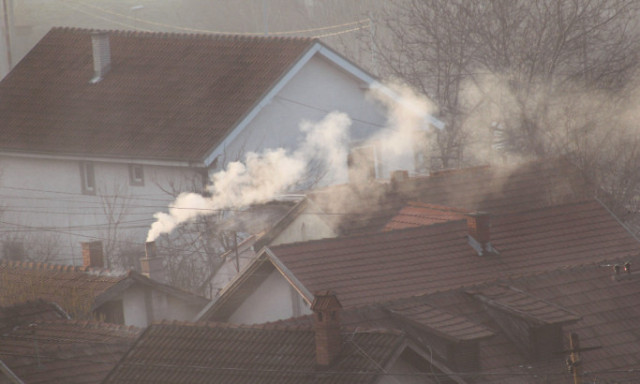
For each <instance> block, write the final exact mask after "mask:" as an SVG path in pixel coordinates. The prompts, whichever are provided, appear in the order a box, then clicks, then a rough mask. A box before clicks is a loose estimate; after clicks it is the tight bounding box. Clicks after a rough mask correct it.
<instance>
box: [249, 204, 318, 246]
mask: <svg viewBox="0 0 640 384" xmlns="http://www.w3.org/2000/svg"><path fill="white" fill-rule="evenodd" d="M309 203H310V202H309V198H307V197H306V196H305V197H304V198H303V199H302V200H300V201H299V202H297V203H296V204H295V205H294V206H293V207H292V208H291V209H289V211H288V212H287V213H286V214H285V215H284V216H283V217H281V218H280V220H278V222H276V224H275V225H273V227H271V229H269V231H268V232H267V233H265V234H264V235H262V236H261V237H260V238H259V239H258V240H257V241H256V242H255V244H254V246H255V247H256V248H257V249H262V248H263V247H265V246H267V245H269V244H270V243H271V242H272V241H273V240H274V239H275V238H276V237H278V236H279V235H280V234H281V233H282V232H283V231H284V230H285V229H286V228H287V227H288V226H289V224H291V223H292V222H293V221H294V220H295V219H296V218H297V217H298V216H300V215H301V214H302V213H303V212H304V210H305V208H306V207H307V206H308V205H309Z"/></svg>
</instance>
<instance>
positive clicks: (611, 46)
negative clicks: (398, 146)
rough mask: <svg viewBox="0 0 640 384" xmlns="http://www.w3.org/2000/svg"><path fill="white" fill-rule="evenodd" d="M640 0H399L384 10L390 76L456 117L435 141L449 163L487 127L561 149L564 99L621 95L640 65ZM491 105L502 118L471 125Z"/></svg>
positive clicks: (510, 142)
mask: <svg viewBox="0 0 640 384" xmlns="http://www.w3.org/2000/svg"><path fill="white" fill-rule="evenodd" d="M639 7H640V3H638V2H637V1H635V0H479V1H466V0H398V1H393V2H392V6H389V7H388V8H387V10H386V11H384V12H382V13H381V14H380V15H379V18H378V20H377V22H378V24H379V25H380V26H381V28H384V30H385V33H379V34H378V36H379V39H378V40H377V42H376V43H377V44H378V47H377V52H378V55H379V57H380V60H381V62H382V63H383V64H384V65H383V67H382V68H383V70H384V75H386V76H394V77H399V78H401V79H403V80H404V81H406V82H408V83H409V84H411V85H413V86H414V87H416V88H417V89H418V90H420V91H422V92H423V93H424V94H426V95H428V96H430V97H431V98H432V99H433V100H434V101H435V102H436V103H437V105H438V106H439V108H440V118H441V119H442V120H444V121H445V123H446V124H447V126H446V128H445V130H443V131H442V132H440V133H439V134H438V137H437V140H436V143H435V144H436V145H435V148H434V150H435V156H437V157H439V158H440V159H441V160H442V163H443V165H444V166H445V167H447V166H450V165H451V164H450V160H451V159H459V158H460V156H462V153H463V149H465V147H467V149H468V147H469V146H470V144H472V143H471V142H470V141H472V140H473V139H474V138H475V137H476V136H475V134H474V132H471V131H473V130H477V129H482V128H486V129H487V130H490V131H492V132H491V133H493V134H495V137H496V139H497V141H498V144H499V146H500V148H501V149H502V150H503V151H506V152H511V153H517V154H519V155H534V156H541V155H548V154H552V153H554V151H556V150H557V149H558V148H557V146H555V145H553V144H555V141H554V140H556V139H557V136H556V135H555V133H556V132H555V129H556V128H557V127H556V126H555V124H554V120H553V119H555V118H557V113H558V112H559V111H558V109H557V108H554V105H555V104H556V103H557V102H558V100H563V99H565V98H567V97H569V98H570V97H572V94H573V93H575V92H577V91H580V92H581V91H583V90H593V89H598V90H607V91H609V92H612V93H613V94H615V93H616V92H619V91H621V90H622V89H624V87H625V85H626V84H628V82H629V81H630V79H631V78H632V76H633V75H634V74H635V70H636V68H637V63H638V39H637V34H636V32H637V25H636V19H637V15H638V9H639ZM470 91H472V93H473V97H469V94H470ZM489 110H490V111H491V117H492V119H490V120H489V121H485V123H487V124H492V126H488V127H478V126H473V125H471V124H472V123H477V120H475V119H474V116H477V115H478V114H480V113H487V111H489ZM491 120H492V121H491ZM561 147H562V146H561Z"/></svg>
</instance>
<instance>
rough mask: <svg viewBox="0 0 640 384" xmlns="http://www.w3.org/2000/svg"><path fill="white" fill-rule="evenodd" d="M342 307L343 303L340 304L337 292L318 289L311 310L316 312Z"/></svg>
mask: <svg viewBox="0 0 640 384" xmlns="http://www.w3.org/2000/svg"><path fill="white" fill-rule="evenodd" d="M341 308H342V304H340V300H338V297H337V296H336V293H335V292H333V291H328V290H325V291H318V292H316V293H315V294H314V295H313V302H312V303H311V310H312V311H314V312H317V311H326V310H336V309H341Z"/></svg>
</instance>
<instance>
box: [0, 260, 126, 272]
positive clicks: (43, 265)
mask: <svg viewBox="0 0 640 384" xmlns="http://www.w3.org/2000/svg"><path fill="white" fill-rule="evenodd" d="M0 267H10V268H20V269H28V270H34V271H56V272H85V273H89V274H95V273H97V274H100V275H102V274H105V275H111V274H115V273H117V271H115V270H112V269H108V268H96V267H88V266H84V265H71V264H56V263H47V262H41V261H19V260H0Z"/></svg>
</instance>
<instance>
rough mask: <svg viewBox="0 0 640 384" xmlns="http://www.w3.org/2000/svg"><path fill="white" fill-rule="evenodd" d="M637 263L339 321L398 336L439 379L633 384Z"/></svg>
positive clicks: (522, 281) (443, 293)
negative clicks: (422, 354)
mask: <svg viewBox="0 0 640 384" xmlns="http://www.w3.org/2000/svg"><path fill="white" fill-rule="evenodd" d="M639 262H640V257H639V255H638V254H635V255H632V256H629V257H624V258H620V259H617V260H612V261H610V262H606V263H585V264H582V265H574V266H566V267H561V268H558V269H554V270H550V271H545V272H541V273H533V274H529V275H525V276H518V277H512V278H500V279H498V280H494V281H488V282H485V283H481V284H477V285H472V286H465V287H457V288H452V289H445V290H440V291H437V292H433V293H428V294H425V295H418V296H412V297H408V298H402V299H396V300H391V301H386V302H380V303H375V304H371V305H365V306H356V307H351V308H345V310H343V311H342V312H341V322H342V324H343V326H345V327H362V328H383V329H392V330H398V331H402V332H404V333H405V334H406V335H407V338H408V339H410V340H413V341H414V342H417V343H419V344H420V345H421V346H422V347H423V348H428V349H429V350H430V352H431V353H432V355H431V360H430V362H431V363H432V365H431V367H430V369H431V372H433V373H434V374H437V375H438V378H439V380H441V382H456V383H495V382H499V383H507V384H508V383H532V384H533V383H541V382H544V383H552V384H555V383H558V384H560V383H568V382H575V381H574V380H581V381H582V382H595V383H625V382H635V381H637V378H638V374H639V372H638V369H637V367H638V365H637V362H638V359H639V358H640V343H638V340H639V339H638V330H639V329H640V322H639V321H638V319H639V318H640V310H639V309H638V306H637V305H636V302H637V296H638V294H639V293H640V274H638V273H637V271H636V270H635V269H636V268H634V266H635V265H636V264H638V263H639ZM312 323H313V318H312V316H311V315H309V316H302V317H298V318H291V319H286V320H282V321H278V322H276V323H275V324H278V325H280V326H301V325H307V326H309V325H311V324H312ZM572 351H573V352H574V353H573V354H572ZM578 361H579V362H578ZM452 372H454V373H457V377H456V375H452V374H451V373H452Z"/></svg>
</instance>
